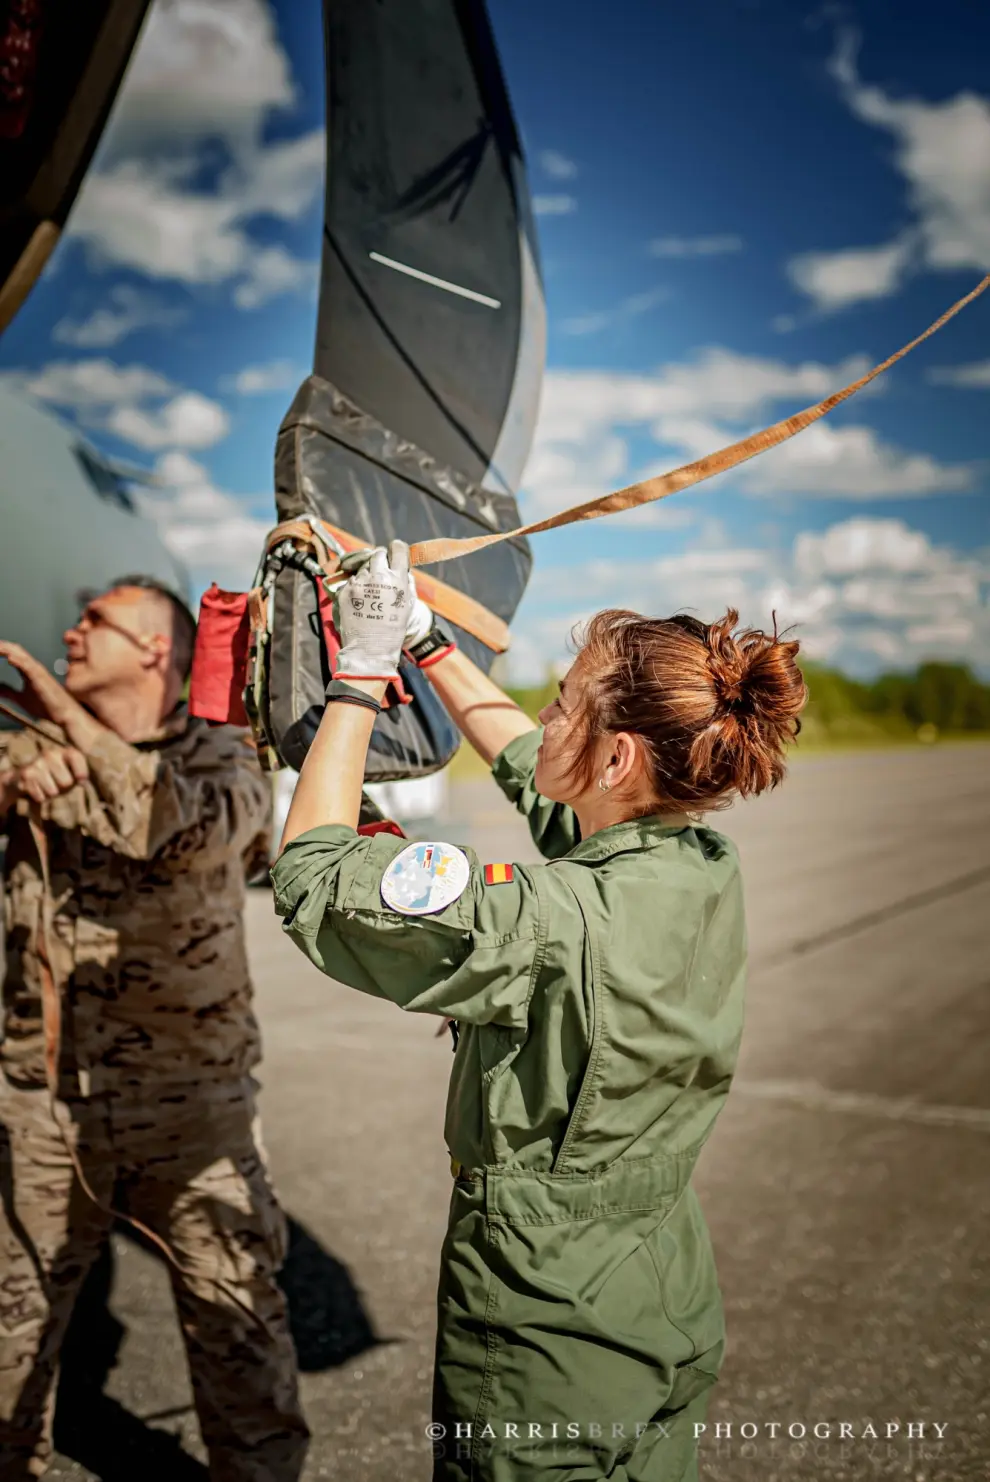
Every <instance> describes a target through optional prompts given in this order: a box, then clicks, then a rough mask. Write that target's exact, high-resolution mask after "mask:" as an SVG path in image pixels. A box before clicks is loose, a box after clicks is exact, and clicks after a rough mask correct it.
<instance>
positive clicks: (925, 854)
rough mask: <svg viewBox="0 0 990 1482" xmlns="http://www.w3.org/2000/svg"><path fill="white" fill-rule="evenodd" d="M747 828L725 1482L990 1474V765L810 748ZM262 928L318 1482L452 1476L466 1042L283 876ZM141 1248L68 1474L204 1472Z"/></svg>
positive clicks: (451, 829)
mask: <svg viewBox="0 0 990 1482" xmlns="http://www.w3.org/2000/svg"><path fill="white" fill-rule="evenodd" d="M452 808H453V810H456V817H455V816H452V817H451V818H450V819H447V820H444V821H443V822H442V825H441V827H442V830H443V832H442V833H440V837H446V838H450V839H451V840H452V841H453V842H460V843H470V844H472V845H474V846H475V847H476V848H477V849H478V850H479V853H480V854H481V855H482V858H484V859H486V860H505V859H518V860H522V859H532V858H534V857H535V855H534V851H533V849H532V846H531V844H530V842H529V839H528V835H527V834H526V833H525V830H524V828H523V827H522V826H521V824H520V821H519V820H518V819H517V818H516V817H515V816H514V815H513V813H512V811H511V809H510V808H509V806H508V804H507V803H505V801H504V800H503V799H502V797H501V795H500V794H499V793H498V792H497V790H496V789H495V788H494V785H493V784H492V783H490V782H489V781H488V780H487V779H483V780H481V781H479V782H477V783H473V782H472V783H461V784H458V786H457V788H456V789H454V790H452ZM719 826H720V827H722V828H723V829H724V831H725V832H727V833H728V834H730V835H731V836H732V837H734V838H735V839H736V840H737V841H738V843H739V845H740V848H741V850H742V854H743V860H744V866H745V878H746V886H747V896H748V909H749V921H750V937H751V968H750V986H749V1004H748V1019H747V1026H746V1033H745V1039H744V1047H743V1054H742V1059H741V1063H740V1067H739V1073H738V1077H737V1080H736V1083H735V1086H734V1089H733V1092H732V1094H731V1095H730V1097H729V1101H728V1103H727V1106H726V1109H725V1110H724V1112H723V1114H722V1117H721V1119H720V1121H719V1124H718V1126H717V1128H716V1130H715V1133H714V1134H713V1136H712V1139H711V1141H710V1142H709V1144H708V1147H707V1148H706V1150H705V1153H704V1155H703V1156H702V1159H701V1163H700V1165H699V1171H698V1174H697V1176H696V1180H695V1183H696V1187H697V1189H698V1191H699V1194H700V1197H701V1200H702V1204H703V1206H704V1208H705V1212H706V1214H707V1217H708V1221H709V1224H710V1227H711V1231H712V1237H713V1241H714V1245H715V1250H716V1255H717V1258H718V1263H719V1272H720V1280H721V1285H722V1289H723V1293H724V1298H725V1306H726V1314H727V1324H728V1332H729V1347H728V1352H727V1356H726V1361H725V1365H724V1368H723V1371H722V1378H721V1380H720V1382H719V1384H718V1386H717V1388H716V1391H715V1396H714V1398H713V1401H712V1404H711V1406H710V1408H709V1417H708V1431H707V1433H706V1434H705V1435H704V1436H703V1437H702V1439H701V1442H700V1448H701V1449H700V1458H701V1477H702V1478H711V1479H716V1478H717V1479H718V1482H820V1479H828V1482H832V1479H856V1482H859V1479H873V1478H877V1479H880V1478H883V1479H886V1478H905V1479H911V1482H967V1479H970V1478H972V1479H977V1478H984V1477H986V1476H988V1475H990V1424H988V1420H990V1414H988V1412H990V1397H988V1396H990V1320H988V1319H990V1242H988V1238H987V1231H988V1228H990V1074H988V1044H990V950H988V944H990V925H988V923H990V748H988V747H986V746H983V745H972V746H954V747H948V746H946V747H938V748H935V749H932V750H921V749H905V750H894V751H888V752H858V753H851V754H832V755H822V756H812V757H807V758H803V759H800V760H799V761H798V762H797V763H796V764H795V766H794V768H793V771H792V776H791V778H790V779H789V780H788V782H787V784H786V785H785V786H784V787H783V789H782V790H781V791H780V792H779V793H777V794H776V795H773V796H771V797H769V798H765V799H760V800H758V801H756V802H753V803H749V804H746V805H744V806H741V807H736V808H735V809H733V810H732V812H731V813H729V814H727V815H725V816H724V817H723V819H722V821H721V823H720V825H719ZM248 927H249V936H250V943H251V952H252V960H253V964H254V972H255V975H256V982H257V987H258V999H259V1004H260V1011H261V1017H262V1023H263V1028H264V1033H265V1042H266V1060H265V1064H264V1067H263V1074H262V1077H261V1079H262V1081H263V1085H264V1091H263V1095H262V1112H263V1116H264V1121H265V1140H266V1144H267V1147H268V1152H269V1156H270V1160H271V1165H272V1169H273V1173H274V1177H275V1180H276V1182H277V1185H278V1187H279V1191H280V1193H281V1196H282V1199H283V1202H284V1205H285V1207H286V1209H287V1210H288V1212H289V1214H290V1215H291V1217H292V1220H293V1245H292V1250H291V1252H290V1260H289V1263H288V1266H287V1271H286V1276H285V1284H286V1287H287V1290H288V1292H289V1296H290V1305H291V1308H292V1311H293V1317H294V1331H295V1333H296V1337H297V1344H298V1347H299V1350H300V1356H301V1362H302V1365H303V1368H304V1370H305V1372H304V1374H303V1381H302V1383H303V1395H304V1401H305V1405H306V1410H307V1414H308V1417H309V1421H310V1424H311V1427H312V1429H313V1444H312V1449H311V1452H310V1458H309V1462H308V1465H307V1469H306V1472H305V1482H315V1479H317V1478H320V1477H333V1478H335V1479H337V1482H426V1479H427V1478H428V1477H429V1475H430V1467H431V1461H430V1456H431V1451H430V1442H429V1441H428V1440H427V1439H426V1437H425V1427H426V1425H427V1423H428V1421H429V1419H430V1413H429V1403H430V1373H431V1365H432V1356H433V1338H434V1322H435V1309H434V1299H435V1284H436V1275H437V1260H438V1253H439V1249H440V1242H441V1238H442V1235H443V1230H444V1226H445V1220H446V1209H447V1203H448V1198H449V1172H448V1161H447V1155H446V1151H445V1148H444V1145H443V1139H442V1118H443V1108H444V1097H445V1089H446V1080H447V1074H448V1070H449V1065H450V1041H449V1039H448V1038H446V1037H444V1038H437V1036H436V1027H437V1021H435V1020H430V1019H427V1018H424V1017H418V1016H415V1015H404V1014H402V1013H401V1012H400V1011H399V1010H397V1009H395V1008H393V1007H392V1006H390V1005H388V1004H383V1003H380V1002H378V1001H376V1000H373V999H370V998H366V997H364V996H362V995H361V994H358V993H355V992H353V991H351V990H349V989H345V988H342V987H340V986H338V985H335V984H332V983H330V982H328V981H327V980H326V979H323V978H321V977H320V975H319V974H318V973H317V972H316V971H315V969H313V968H311V967H310V966H309V965H308V964H307V963H306V962H305V961H304V959H303V958H302V957H301V955H300V954H299V953H298V952H297V951H296V949H295V948H293V947H292V945H291V944H290V943H289V942H288V941H287V940H286V939H285V938H284V937H282V935H281V934H280V931H279V929H278V927H277V925H276V922H275V919H274V917H273V915H272V912H271V899H270V895H269V893H268V892H267V891H265V890H254V891H252V892H251V897H250V902H249V913H248ZM114 1249H115V1259H116V1266H117V1270H116V1277H115V1283H114V1287H113V1293H112V1296H111V1299H110V1310H109V1313H108V1312H107V1309H106V1307H105V1306H103V1305H101V1304H102V1298H103V1297H104V1296H105V1291H104V1292H102V1293H101V1291H100V1290H99V1282H100V1279H103V1280H104V1283H106V1282H107V1281H108V1280H109V1275H110V1273H109V1270H105V1271H103V1272H101V1273H98V1277H97V1280H96V1284H95V1285H94V1286H93V1287H91V1289H90V1291H89V1293H88V1296H87V1307H86V1310H85V1311H84V1312H81V1313H80V1314H79V1317H80V1319H81V1321H80V1322H79V1323H78V1324H77V1326H76V1331H75V1337H74V1346H73V1349H72V1351H71V1352H70V1353H69V1354H68V1355H67V1359H66V1365H65V1388H64V1390H63V1394H62V1396H61V1397H60V1425H59V1437H60V1445H61V1447H62V1450H63V1452H64V1451H69V1452H71V1455H72V1456H73V1457H75V1458H76V1460H75V1461H71V1460H69V1459H68V1457H63V1458H62V1459H60V1460H59V1462H58V1463H56V1465H55V1466H54V1467H53V1468H52V1470H51V1471H50V1472H49V1474H48V1475H49V1476H50V1477H58V1478H65V1479H69V1478H71V1479H74V1482H81V1479H88V1478H94V1477H99V1478H103V1479H105V1482H118V1479H119V1482H154V1479H156V1478H161V1479H163V1482H165V1479H167V1482H193V1479H200V1482H205V1477H206V1473H205V1470H204V1469H203V1468H202V1466H201V1465H200V1464H199V1462H198V1461H197V1460H196V1458H202V1451H201V1449H200V1447H199V1440H198V1434H197V1430H196V1423H195V1417H194V1415H193V1412H192V1410H191V1406H190V1393H189V1387H188V1381H187V1378H186V1374H185V1366H184V1360H183V1356H182V1350H181V1347H180V1343H179V1337H178V1331H177V1328H176V1324H175V1320H174V1318H173V1316H172V1313H171V1305H170V1298H169V1293H168V1286H167V1281H166V1277H165V1274H164V1272H163V1270H162V1268H161V1266H160V1264H159V1263H158V1261H157V1260H155V1259H154V1258H153V1257H152V1256H150V1255H148V1254H146V1253H145V1252H143V1251H141V1250H139V1249H137V1248H136V1247H135V1246H134V1245H133V1244H132V1243H131V1242H130V1241H129V1240H127V1239H124V1238H122V1237H115V1239H114ZM117 1325H119V1326H117ZM115 1355H116V1367H114V1368H112V1369H111V1370H110V1372H109V1373H108V1374H106V1379H105V1383H104V1384H103V1385H102V1396H101V1384H100V1380H101V1378H102V1375H103V1373H104V1371H105V1370H106V1369H107V1368H108V1366H109V1364H110V1363H111V1362H112V1360H113V1358H114V1356H115ZM534 1418H535V1419H538V1418H539V1417H538V1416H534ZM582 1418H583V1417H575V1419H582ZM588 1418H593V1417H588ZM644 1418H645V1417H644ZM843 1424H844V1425H845V1426H846V1427H847V1429H846V1430H845V1431H840V1425H843ZM911 1425H913V1426H914V1427H915V1429H914V1432H913V1434H912V1433H910V1432H909V1430H908V1427H909V1426H911ZM719 1426H720V1427H721V1430H720V1431H717V1430H716V1427H719ZM816 1426H817V1427H818V1435H817V1437H816V1435H815V1431H814V1428H815V1427H816ZM918 1426H922V1427H923V1431H922V1432H921V1434H920V1436H919V1432H918V1429H917V1427H918ZM727 1427H728V1429H726V1428H727ZM801 1427H804V1428H805V1429H806V1434H805V1435H804V1436H803V1437H802V1435H801ZM893 1427H899V1429H892V1428H893ZM936 1427H940V1428H941V1438H939V1433H938V1431H937V1430H936ZM825 1428H827V1429H828V1431H829V1434H828V1435H827V1436H826V1435H825V1434H824V1431H825ZM871 1432H872V1434H871ZM83 1463H85V1465H84V1464H83Z"/></svg>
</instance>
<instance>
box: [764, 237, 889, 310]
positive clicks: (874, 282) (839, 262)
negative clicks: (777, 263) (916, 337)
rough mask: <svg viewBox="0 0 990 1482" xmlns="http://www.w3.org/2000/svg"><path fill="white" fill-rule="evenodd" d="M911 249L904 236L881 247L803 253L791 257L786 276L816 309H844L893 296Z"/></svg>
mask: <svg viewBox="0 0 990 1482" xmlns="http://www.w3.org/2000/svg"><path fill="white" fill-rule="evenodd" d="M912 247H913V244H912V241H911V239H910V238H908V237H904V238H902V239H901V240H900V241H895V242H889V243H887V244H886V245H885V246H882V247H849V248H846V249H844V250H843V251H841V252H804V253H801V254H800V255H799V256H798V257H792V258H791V260H790V262H789V263H788V264H787V273H788V276H789V277H790V279H791V281H792V283H793V284H794V285H795V287H796V288H799V289H800V290H801V292H802V293H805V294H807V296H808V297H809V298H810V299H812V300H813V302H814V304H815V307H816V308H818V309H822V310H824V311H829V310H834V309H846V308H848V307H849V306H850V304H857V303H861V302H863V301H864V300H869V299H878V298H887V297H889V296H890V294H892V293H896V292H897V290H898V288H900V286H901V283H902V282H903V280H904V277H905V275H906V274H907V271H908V266H909V264H910V261H911V255H912Z"/></svg>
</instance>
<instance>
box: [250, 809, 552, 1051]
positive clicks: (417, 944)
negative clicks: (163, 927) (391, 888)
mask: <svg viewBox="0 0 990 1482" xmlns="http://www.w3.org/2000/svg"><path fill="white" fill-rule="evenodd" d="M406 847H408V845H407V842H406V841H404V840H402V839H396V838H395V837H394V835H388V834H378V835H375V836H374V837H371V838H367V837H362V836H361V835H359V834H357V833H356V832H355V831H354V830H353V829H351V828H346V827H345V826H344V825H342V824H331V825H327V826H325V827H322V828H316V829H311V830H310V831H309V832H308V833H305V834H302V835H301V836H300V837H299V838H298V839H295V840H294V841H293V842H292V843H291V844H290V845H289V846H288V847H287V848H286V849H285V851H284V852H283V853H282V855H281V856H280V857H279V859H278V860H277V861H276V862H275V865H274V867H273V869H272V872H271V873H272V882H273V884H274V887H275V910H276V912H277V913H278V914H279V915H280V916H281V917H283V929H284V930H285V931H286V932H287V934H288V935H289V936H290V937H291V938H292V940H293V941H294V942H295V944H296V946H297V947H299V948H300V949H301V951H303V952H304V953H305V954H306V956H307V957H308V958H309V959H310V961H312V962H314V963H315V964H316V966H317V967H318V968H319V969H320V971H321V972H323V973H326V974H327V976H328V977H331V978H335V979H337V981H338V982H341V983H346V984H347V985H348V986H349V987H351V988H357V989H359V990H360V991H361V992H362V993H368V994H371V995H372V996H374V997H376V998H387V999H390V1000H391V1001H392V1002H393V1003H395V1004H398V1005H399V1007H400V1008H403V1009H407V1010H410V1011H411V1012H413V1013H423V1014H442V1015H444V1016H446V1017H448V1018H452V1019H458V1020H461V1021H463V1022H465V1023H468V1024H500V1025H503V1026H505V1027H507V1028H521V1027H523V1026H524V1025H525V1023H526V1019H527V1013H528V1008H529V999H530V995H531V992H532V984H533V981H534V978H535V972H536V958H537V947H538V942H539V939H540V906H539V897H538V894H537V889H536V883H535V880H534V874H535V871H534V870H532V869H527V868H525V867H523V866H521V865H516V866H514V867H513V871H512V876H513V878H512V880H511V881H509V882H507V883H505V884H501V885H486V883H485V877H484V870H483V869H482V867H481V866H480V865H479V863H478V860H477V856H476V855H475V854H474V853H473V851H471V850H469V849H465V850H463V851H462V853H463V854H464V855H465V856H466V857H467V859H468V862H469V864H470V870H471V873H470V878H469V880H468V883H467V886H466V887H465V889H464V891H463V893H462V894H461V895H460V896H459V897H458V898H457V899H456V900H454V901H452V902H451V903H450V905H448V906H447V907H445V909H444V910H442V911H439V912H437V913H435V914H433V915H429V916H411V915H407V914H405V913H402V912H398V911H395V910H392V908H391V907H390V906H388V905H387V904H386V902H385V901H384V899H383V897H382V891H381V886H382V878H383V876H384V874H385V872H386V870H387V869H388V867H389V865H390V864H391V863H392V861H393V860H394V859H395V857H396V855H398V854H400V853H401V852H402V850H403V849H404V848H406ZM537 868H539V866H538V867H537Z"/></svg>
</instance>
